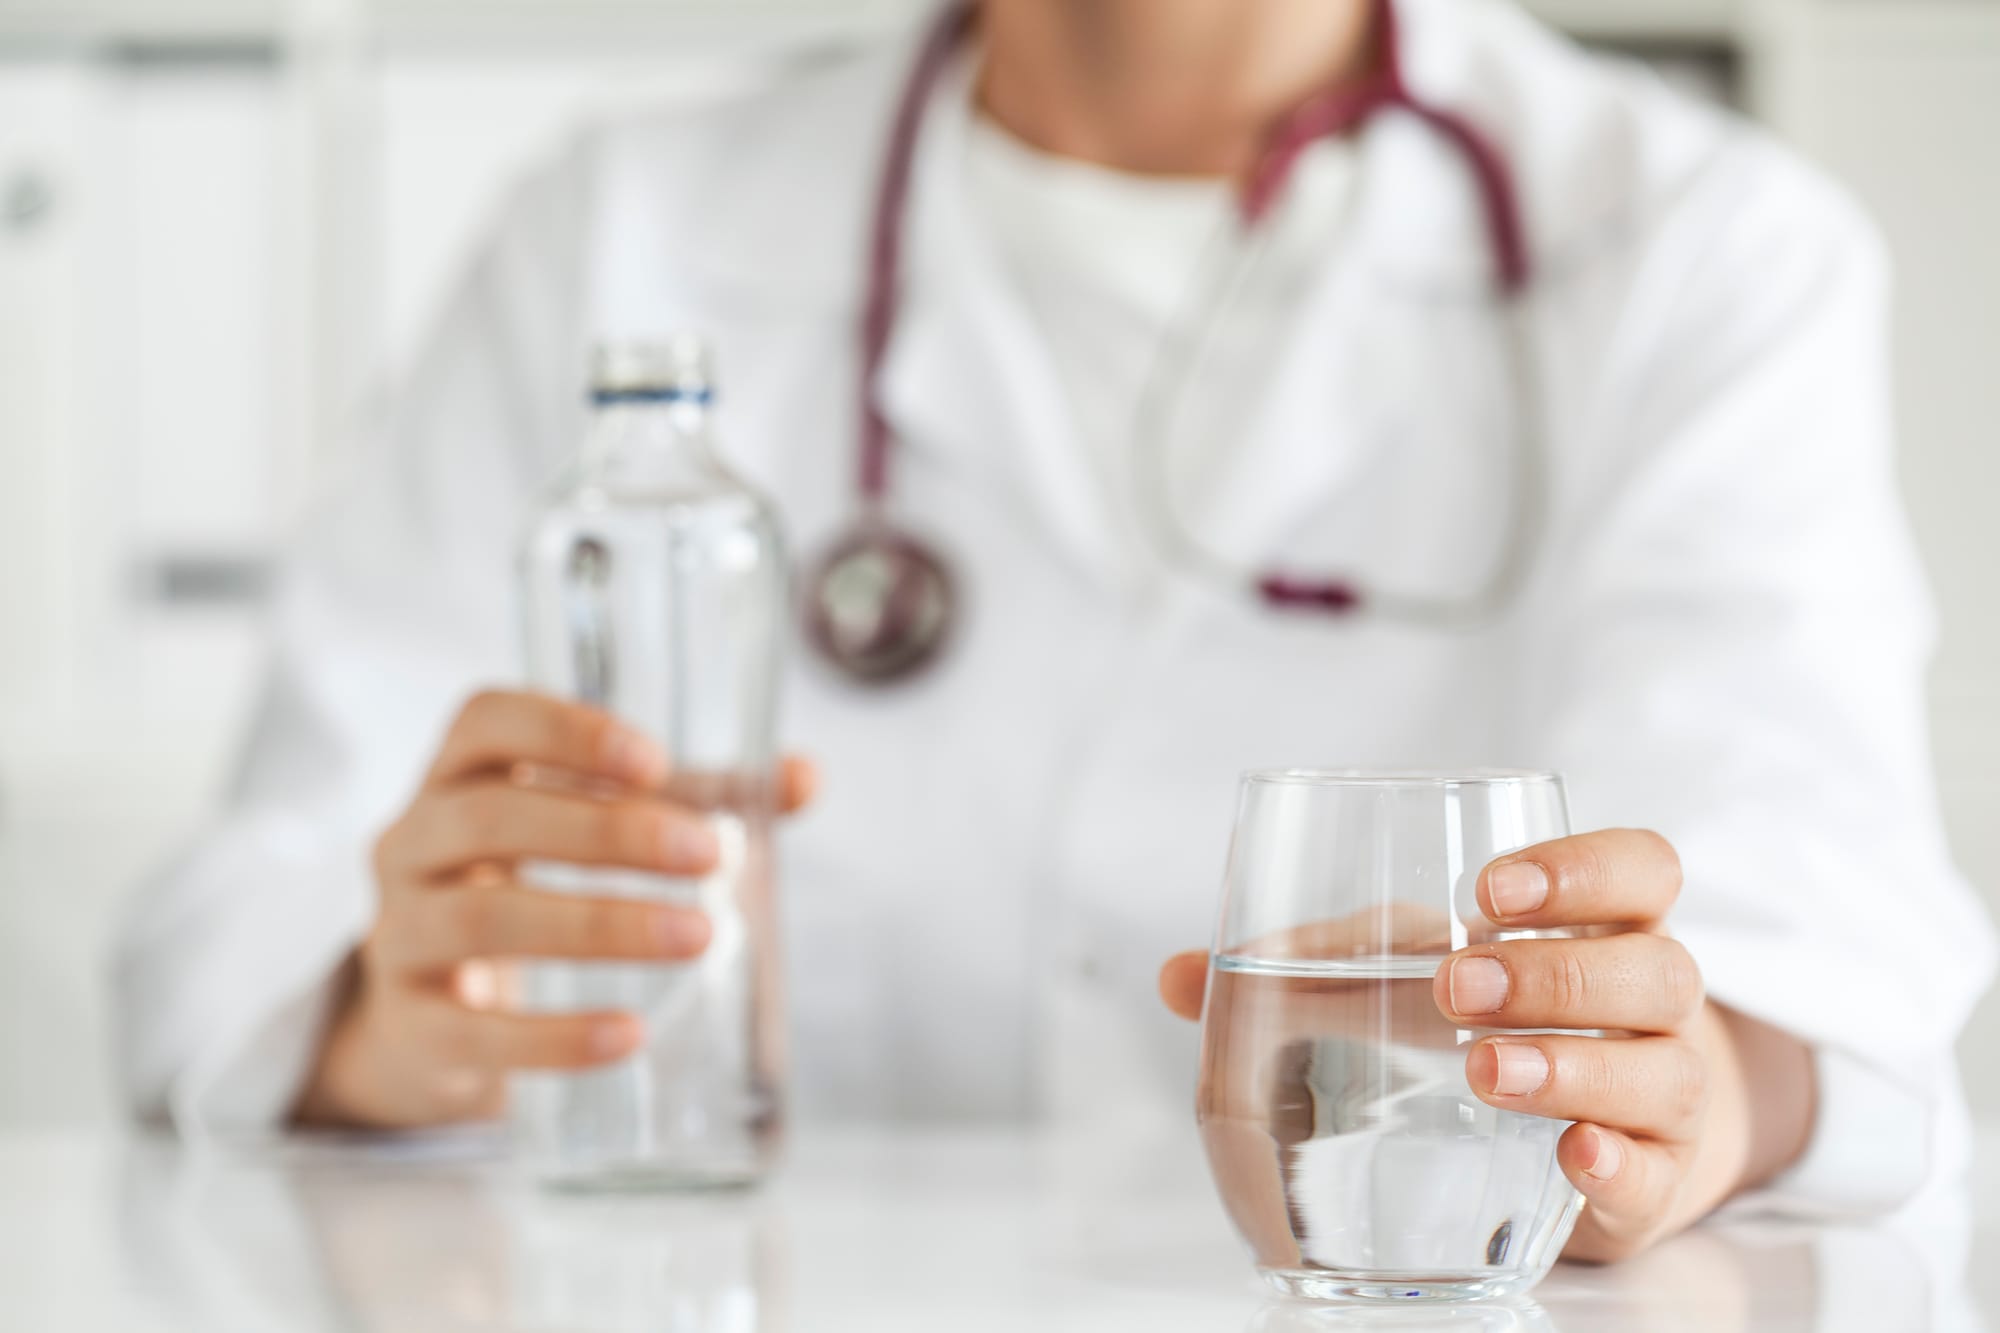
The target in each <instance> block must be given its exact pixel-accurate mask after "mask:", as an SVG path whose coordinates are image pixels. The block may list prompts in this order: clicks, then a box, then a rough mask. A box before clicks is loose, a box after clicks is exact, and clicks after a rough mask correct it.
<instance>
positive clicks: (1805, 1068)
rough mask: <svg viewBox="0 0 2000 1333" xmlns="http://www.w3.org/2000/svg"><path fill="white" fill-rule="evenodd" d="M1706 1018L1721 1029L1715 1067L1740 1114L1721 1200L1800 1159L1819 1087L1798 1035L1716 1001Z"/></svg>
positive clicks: (1810, 1058)
mask: <svg viewBox="0 0 2000 1333" xmlns="http://www.w3.org/2000/svg"><path fill="white" fill-rule="evenodd" d="M1703 1022H1704V1024H1705V1026H1707V1027H1709V1028H1710V1029H1711V1030H1712V1031H1713V1033H1714V1034H1715V1035H1714V1038H1713V1039H1714V1041H1715V1044H1716V1054H1715V1057H1714V1060H1713V1064H1714V1067H1715V1068H1716V1071H1717V1073H1718V1074H1719V1075H1720V1080H1719V1081H1720V1082H1721V1083H1722V1084H1723V1085H1724V1088H1725V1091H1726V1095H1727V1097H1728V1100H1729V1101H1730V1102H1731V1103H1733V1105H1732V1106H1731V1107H1730V1108H1729V1109H1728V1111H1727V1114H1729V1115H1730V1116H1731V1117H1732V1119H1733V1120H1734V1122H1735V1123H1734V1124H1733V1125H1732V1126H1731V1127H1730V1129H1729V1131H1728V1132H1727V1134H1726V1135H1725V1137H1726V1138H1729V1139H1731V1140H1733V1142H1734V1152H1733V1154H1732V1156H1733V1162H1732V1163H1731V1169H1730V1170H1729V1171H1728V1173H1727V1178H1726V1189H1725V1191H1724V1192H1723V1193H1722V1194H1721V1196H1720V1197H1718V1198H1717V1199H1716V1200H1715V1201H1714V1202H1715V1203H1721V1202H1723V1200H1725V1199H1727V1198H1729V1197H1731V1196H1732V1195H1735V1194H1738V1193H1740V1192H1742V1191H1744V1190H1748V1189H1755V1188H1757V1187H1758V1186H1760V1185H1764V1184H1766V1183H1768V1182H1769V1181H1770V1180H1771V1179H1772V1178H1774V1177H1775V1176H1777V1175H1778V1174H1779V1173H1781V1172H1783V1171H1784V1170H1785V1169H1786V1168H1787V1167H1789V1166H1791V1165H1792V1164H1793V1163H1795V1162H1797V1161H1798V1160H1799V1158H1800V1157H1801V1156H1803V1155H1804V1153H1805V1150H1806V1145H1807V1144H1808V1143H1809V1142H1810V1141H1811V1139H1812V1130H1813V1122H1814V1118H1815V1113H1816V1101H1817V1091H1818V1090H1817V1088H1816V1086H1815V1082H1816V1080H1815V1075H1814V1072H1813V1068H1814V1067H1813V1052H1812V1048H1811V1047H1810V1046H1808V1045H1807V1044H1806V1043H1805V1042H1803V1041H1800V1040H1799V1039H1798V1038H1797V1037H1794V1036H1792V1035H1791V1034H1790V1033H1788V1032H1784V1031H1782V1030H1780V1029H1778V1028H1775V1027H1772V1026H1771V1025H1770V1024H1768V1023H1763V1022H1760V1021H1758V1020H1757V1019H1754V1018H1751V1017H1749V1016H1748V1015H1746V1014H1742V1013H1739V1012H1737V1011H1736V1010H1733V1009H1730V1008H1728V1007H1727V1006H1724V1005H1719V1004H1716V1003H1715V1002H1713V1001H1710V1002H1709V1003H1708V1004H1706V1005H1705V1006H1704V1007H1703Z"/></svg>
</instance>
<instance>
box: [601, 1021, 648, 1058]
mask: <svg viewBox="0 0 2000 1333" xmlns="http://www.w3.org/2000/svg"><path fill="white" fill-rule="evenodd" d="M637 1026H638V1025H637V1024H635V1023H633V1022H632V1021H631V1020H629V1019H623V1018H614V1019H609V1020H607V1021H605V1022H602V1023H598V1024H596V1025H594V1026H593V1027H592V1028H591V1029H590V1037H589V1043H590V1053H591V1054H592V1055H595V1056H598V1057H600V1058H603V1059H609V1058H610V1057H612V1056H614V1055H623V1054H625V1053H626V1052H627V1051H629V1050H631V1049H633V1048H634V1047H635V1046H637V1045H638V1044H639V1043H638V1041H637V1040H635V1036H636V1032H635V1029H636V1028H637Z"/></svg>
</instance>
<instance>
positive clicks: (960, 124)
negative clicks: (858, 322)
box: [877, 61, 1119, 580]
mask: <svg viewBox="0 0 2000 1333" xmlns="http://www.w3.org/2000/svg"><path fill="white" fill-rule="evenodd" d="M969 71H970V62H969V61H968V62H963V63H962V64H961V65H960V67H959V68H958V69H957V70H955V71H954V72H953V74H952V75H951V76H950V77H948V78H947V79H946V80H945V81H944V83H943V84H942V86H940V88H939V90H938V92H937V94H936V96H935V97H934V98H933V103H932V106H931V108H930V112H929V115H928V116H927V117H926V120H925V124H924V129H923V133H922V137H921V139H920V141H919V144H918V148H917V156H916V161H915V174H914V189H913V192H912V200H911V210H912V213H911V217H910V220H909V234H908V239H907V241H906V244H905V257H904V272H903V275H902V290H903V301H902V306H901V309H900V310H899V312H898V319H897V323H896V329H895V332H894V334H893V336H892V338H891V341H890V345H889V349H888V354H887V356H886V358H885V360H884V364H883V368H882V372H881V379H880V381H879V383H878V385H877V392H878V393H879V394H880V395H881V398H880V401H881V402H882V404H883V407H884V410H885V411H886V413H887V415H888V418H889V421H890V424H891V427H892V429H893V430H894V432H895V435H896V441H897V449H898V451H899V453H900V454H901V456H902V457H903V458H904V459H907V460H914V459H918V458H921V457H923V456H926V455H929V456H935V457H937V458H939V459H940V460H943V461H945V462H946V464H947V466H949V467H951V468H953V469H955V470H963V471H964V472H965V473H966V474H968V475H971V476H975V477H979V478H981V479H982V482H984V483H986V484H990V485H991V486H993V487H994V493H995V495H996V498H1001V499H1003V502H1013V501H1018V502H1019V503H1020V505H1021V506H1022V507H1023V509H1024V510H1025V511H1027V512H1028V513H1029V515H1030V521H1031V522H1032V523H1033V524H1034V525H1035V526H1038V527H1040V528H1041V529H1043V530H1044V531H1045V532H1046V533H1047V535H1048V536H1049V537H1050V538H1052V539H1053V540H1054V541H1055V542H1056V543H1057V544H1058V546H1060V547H1061V548H1062V549H1063V550H1065V551H1066V552H1067V553H1068V554H1069V556H1070V557H1071V558H1072V559H1073V560H1074V561H1075V562H1076V563H1077V564H1078V566H1079V567H1080V569H1081V570H1082V571H1083V572H1085V573H1086V574H1087V575H1089V576H1091V577H1093V578H1097V579H1100V580H1109V579H1111V578H1112V577H1114V571H1115V570H1116V568H1117V562H1118V558H1119V551H1118V547H1117V544H1116V539H1115V535H1114V532H1113V528H1112V525H1111V523H1110V522H1109V521H1108V515H1107V514H1106V513H1105V509H1104V504H1103V500H1102V498H1101V496H1100V495H1099V494H1098V490H1097V488H1096V485H1095V483H1094V479H1093V478H1092V476H1091V473H1090V469H1089V463H1088V460H1087V459H1086V458H1085V456H1084V454H1083V452H1082V447H1081V441H1080V440H1078V438H1077V433H1076V427H1075V423H1074V420H1073V417H1072V415H1071V411H1070V407H1069V404H1068V402H1067V400H1066V398H1065V395H1064V391H1063V387H1062V380H1061V378H1060V376H1059V375H1058V374H1057V373H1056V368H1055V366H1054V365H1053V364H1052V363H1051V361H1050V359H1049V356H1050V354H1049V351H1048V348H1047V345H1046V343H1045V342H1044V340H1043V339H1042V338H1041V337H1040V335H1039V333H1038V332H1037V330H1036V329H1035V327H1034V324H1033V320H1032V319H1031V317H1030V316H1029V313H1028V311H1027V310H1026V309H1025V308H1024V306H1023V305H1022V303H1021V301H1020V298H1019V297H1018V295H1017V294H1016V293H1015V291H1014V290H1013V289H1012V287H1011V285H1010V283H1009V282H1008V280H1007V276H1006V272H1005V269H1004V267H1003V265H1002V262H1001V259H1000V256H999V253H998V251H997V248H996V247H995V245H994V243H993V241H992V238H991V236H990V234H989V233H988V231H987V230H986V228H985V227H984V226H983V224H982V223H981V220H980V219H979V218H978V217H976V216H974V214H973V212H972V209H971V207H970V204H969V201H968V198H967V194H966V188H965V180H964V160H965V143H966V133H967V130H968V122H969V117H970V115H971V102H970V86H969V84H970V80H969Z"/></svg>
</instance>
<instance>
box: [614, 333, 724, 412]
mask: <svg viewBox="0 0 2000 1333" xmlns="http://www.w3.org/2000/svg"><path fill="white" fill-rule="evenodd" d="M714 390H715V358H714V356H713V354H712V353H711V352H710V350H709V346H708V340H707V339H706V338H703V337H701V336H700V335H698V334H693V333H678V334H674V335H672V336H671V337H666V338H612V339H606V340H604V341H602V342H600V343H598V344H597V345H596V347H594V348H593V349H592V350H591V356H590V396H591V400H592V401H593V402H596V403H598V404H600V405H601V404H604V403H675V402H680V403H706V402H708V401H710V398H711V396H712V395H713V393H714Z"/></svg>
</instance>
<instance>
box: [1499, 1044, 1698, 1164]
mask: <svg viewBox="0 0 2000 1333" xmlns="http://www.w3.org/2000/svg"><path fill="white" fill-rule="evenodd" d="M1465 1077H1466V1081H1467V1082H1469V1083H1470V1084H1471V1085H1472V1090H1473V1091H1474V1092H1475V1093H1477V1094H1478V1095H1479V1099H1480V1100H1481V1101H1484V1102H1487V1103H1489V1104H1490V1105H1493V1106H1498V1107H1500V1108H1502V1109H1504V1110H1508V1111H1521V1112H1525V1113H1526V1114H1528V1115H1540V1116H1547V1117H1548V1118H1549V1119H1551V1120H1588V1121H1590V1122H1591V1123H1592V1124H1597V1125H1605V1126H1609V1127H1612V1128H1616V1129H1620V1130H1624V1131H1626V1132H1627V1133H1633V1134H1643V1135H1646V1136H1647V1137H1649V1138H1670V1139H1680V1138H1684V1137H1685V1136H1687V1135H1688V1134H1689V1133H1690V1132H1692V1131H1693V1129H1694V1127H1695V1126H1696V1125H1697V1124H1698V1123H1699V1122H1700V1117H1701V1111H1702V1106H1703V1104H1704V1103H1705V1102H1706V1100H1707V1097H1708V1082H1707V1078H1706V1077H1705V1071H1704V1069H1703V1066H1702V1062H1701V1057H1700V1055H1699V1054H1697V1053H1696V1051H1695V1049H1694V1047H1693V1046H1691V1045H1689V1044H1688V1043H1687V1042H1685V1041H1682V1040H1680V1039H1679V1038H1676V1037H1633V1038H1630V1039H1627V1040H1620V1039H1616V1038H1607V1037H1563V1036H1534V1037H1488V1038H1485V1039H1484V1040H1482V1041H1479V1042H1476V1043H1474V1045H1473V1047H1472V1050H1471V1051H1470V1052H1469V1053H1468V1054H1467V1055H1466V1057H1465Z"/></svg>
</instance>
